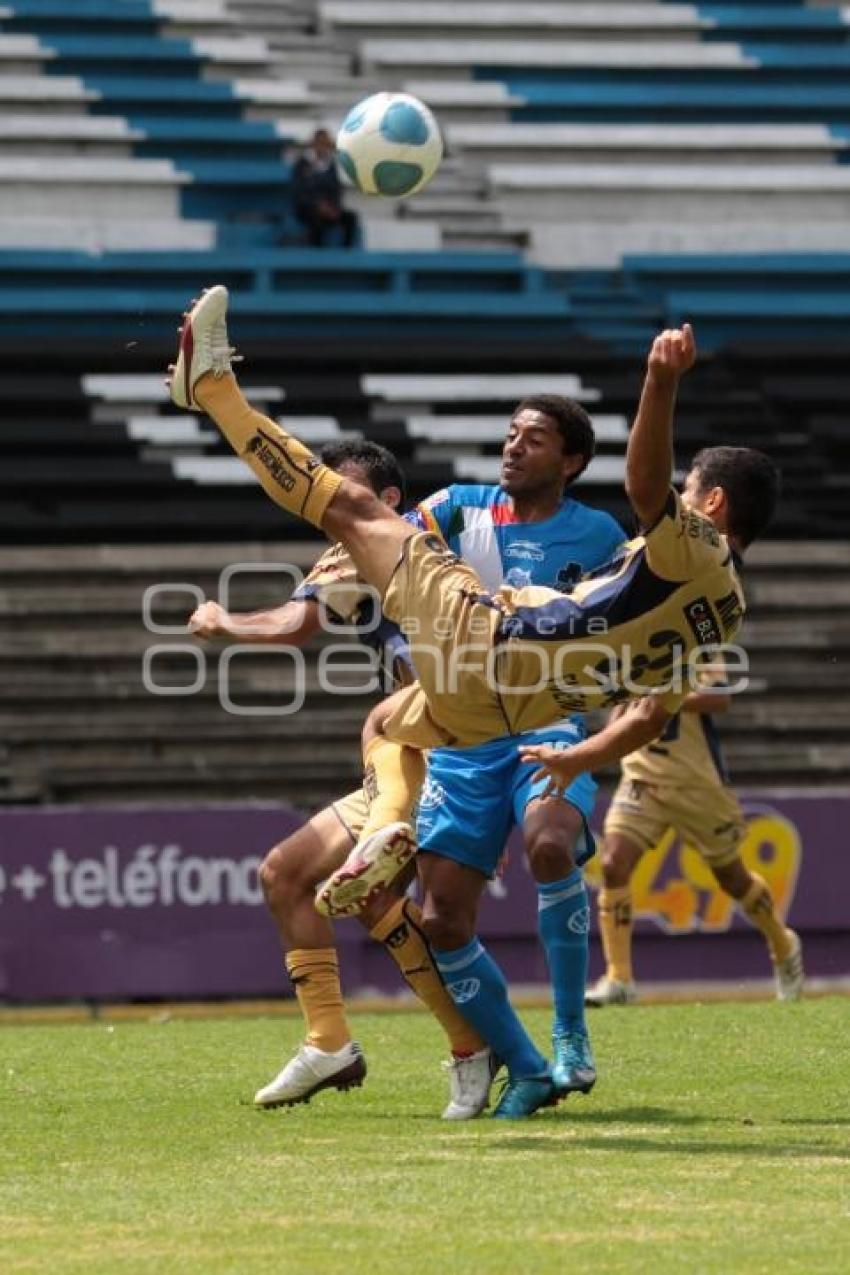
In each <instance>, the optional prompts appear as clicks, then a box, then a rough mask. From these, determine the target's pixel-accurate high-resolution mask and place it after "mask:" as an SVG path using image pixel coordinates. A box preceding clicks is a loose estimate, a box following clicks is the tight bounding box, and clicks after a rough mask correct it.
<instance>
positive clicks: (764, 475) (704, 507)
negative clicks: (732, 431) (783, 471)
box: [682, 447, 780, 549]
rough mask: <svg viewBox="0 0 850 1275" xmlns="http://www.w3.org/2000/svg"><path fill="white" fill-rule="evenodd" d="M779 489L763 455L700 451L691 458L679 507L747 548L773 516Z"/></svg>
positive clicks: (728, 449)
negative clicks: (703, 517) (702, 517)
mask: <svg viewBox="0 0 850 1275" xmlns="http://www.w3.org/2000/svg"><path fill="white" fill-rule="evenodd" d="M779 486H780V479H779V470H778V469H777V468H776V466H775V465H774V463H773V461H772V460H771V459H770V457H769V456H765V454H764V452H759V451H756V450H755V448H753V447H705V448H703V450H702V451H701V452H697V454H696V456H695V457H694V459H693V463H692V465H691V468H690V472H689V473H688V476H687V478H686V479H685V486H684V488H683V490H682V502H683V503H684V504H685V505H686V506H687V507H688V508H689V509H696V510H697V511H698V512H699V513H702V514H705V515H706V517H708V518H710V519H711V521H712V522H713V523H714V525H715V526H716V527H717V529H718V531H722V532H723V533H724V535H727V536H728V537H729V539H730V540H731V541H733V543H734V544H735V545H736V546H737V547H738V548H740V549H746V547H747V545H749V544H752V542H753V541H754V540H755V539H757V537H758V536H760V535H761V533H762V532H763V531H764V529H765V527H766V526H767V525H768V523H769V522H770V520H771V518H772V517H773V514H774V511H775V509H776V502H777V501H778V499H779Z"/></svg>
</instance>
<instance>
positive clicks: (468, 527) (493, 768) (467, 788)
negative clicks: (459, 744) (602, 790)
mask: <svg viewBox="0 0 850 1275" xmlns="http://www.w3.org/2000/svg"><path fill="white" fill-rule="evenodd" d="M415 521H416V525H417V526H421V527H422V528H423V529H426V530H429V531H434V532H439V533H440V535H441V536H442V537H443V539H444V540H445V541H446V542H447V544H448V546H449V548H450V549H451V550H452V551H453V552H454V553H456V554H458V556H459V557H461V558H463V559H464V560H465V561H466V562H468V563H469V565H470V566H471V567H474V569H475V570H476V571H477V572H478V574H479V576H480V577H481V580H482V582H483V584H484V586H485V588H487V589H489V590H491V591H493V592H495V591H496V590H497V589H498V588H499V587H500V586H501V585H502V584H510V585H514V586H515V587H518V588H521V587H523V586H524V585H529V584H536V585H543V586H546V587H548V588H554V589H560V590H563V591H566V590H568V589H570V588H572V586H573V585H574V584H575V583H576V582H577V580H578V579H579V577H580V576H582V575H583V574H584V573H585V572H587V571H593V570H595V569H596V568H597V567H600V566H602V564H603V563H605V562H607V561H608V560H609V559H610V558H611V557H613V555H614V553H615V552H616V551H617V550H618V549H619V547H620V545H621V544H622V543H623V542H624V541H625V539H626V535H625V533H624V531H623V529H622V528H621V527H620V525H619V523H617V522H616V521H615V519H613V518H612V517H611V516H610V514H606V513H603V512H602V511H601V510H599V509H588V508H587V506H586V505H582V504H580V503H579V501H577V500H573V499H572V497H571V496H567V497H565V499H564V501H563V503H562V504H561V507H560V509H559V510H558V511H557V513H555V514H553V516H552V517H551V518H547V519H546V521H545V522H526V523H523V522H519V521H518V520H517V516H516V511H515V509H514V503H513V500H512V499H511V497H510V496H509V495H508V494H507V492H504V491H502V489H501V487H490V486H482V485H469V486H466V485H464V486H461V485H459V484H456V485H454V486H452V487H447V488H446V489H445V490H444V491H438V492H436V493H435V495H433V496H430V497H429V498H428V499H427V500H426V501H424V502H423V503H422V504H421V505H419V506H418V508H417V510H416V511H415ZM585 736H586V728H585V723H584V719H583V718H582V717H573V718H570V719H566V720H564V721H562V722H555V723H553V725H551V726H549V727H547V728H546V730H545V731H532V732H527V733H526V735H525V736H524V738H526V739H527V740H528V742H530V743H535V744H542V743H547V744H553V745H554V746H555V747H560V748H568V747H571V746H573V745H574V744H577V743H579V742H580V741H581V740H582V739H584V738H585ZM536 771H537V766H536V764H535V763H533V762H530V763H524V762H521V761H520V759H519V751H518V748H517V737H516V736H504V737H503V738H501V739H496V740H491V741H490V742H489V743H486V744H478V745H477V746H476V747H474V748H438V749H434V751H433V752H432V753H431V754H430V756H429V759H428V777H427V779H426V782H425V787H424V789H423V796H422V801H421V804H420V807H419V815H418V819H417V836H418V839H419V846H420V849H422V850H424V851H427V852H429V853H431V854H438V855H441V856H443V857H444V858H448V859H452V860H454V861H455V862H457V863H462V864H464V865H465V866H467V867H471V868H474V869H476V871H479V872H481V873H483V875H484V876H487V877H489V876H492V875H493V873H494V872H495V871H496V869H497V865H498V862H499V858H500V856H501V854H502V851H503V848H504V846H505V843H506V841H507V837H508V834H509V832H510V830H511V828H512V827H513V826H521V825H522V822H523V819H524V817H525V811H526V810H527V808H528V806H529V805H530V804H531V803H532V802H534V801H536V800H538V799H539V798H540V797H542V796H543V793H544V790H545V788H546V781H545V780H535V778H534V775H535V773H536ZM564 799H565V800H566V801H567V802H568V803H569V804H570V805H572V806H574V807H575V809H577V810H578V811H579V813H580V814H581V816H582V818H583V820H584V836H583V838H582V839H581V842H580V843H579V844H578V845H577V847H576V850H575V861H576V863H577V864H579V865H580V864H582V863H584V862H585V861H586V860H587V859H588V858H590V856H591V855H592V854H593V852H594V840H593V834H592V833H591V831H590V828H589V825H588V820H589V818H590V815H591V813H592V811H593V805H594V801H595V799H596V784H595V783H594V781H593V778H592V776H591V775H589V774H583V775H579V776H578V778H577V779H576V780H574V782H573V783H572V784H571V785H570V787H569V788H568V789H567V791H566V793H565V794H564Z"/></svg>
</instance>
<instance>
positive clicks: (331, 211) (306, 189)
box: [292, 128, 359, 248]
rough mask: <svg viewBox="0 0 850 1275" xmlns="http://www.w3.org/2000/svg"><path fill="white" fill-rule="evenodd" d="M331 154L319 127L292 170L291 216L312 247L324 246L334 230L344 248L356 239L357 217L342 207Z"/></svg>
mask: <svg viewBox="0 0 850 1275" xmlns="http://www.w3.org/2000/svg"><path fill="white" fill-rule="evenodd" d="M335 153H336V151H335V147H334V142H333V138H332V137H331V135H330V133H328V132H327V130H326V129H324V128H319V129H317V130H316V132H315V133H314V134H313V139H312V141H311V142H310V144H309V146H307V147H305V148H304V150H303V151H302V153H301V155H300V157H299V158H298V159H297V160H296V162H295V167H294V168H293V170H292V194H293V200H294V204H295V215H296V217H297V218H298V220H299V221H300V222H301V224H302V226H304V227H305V228H306V231H307V241H308V243H310V244H312V246H313V247H314V248H322V247H324V246H325V243H326V240H327V236H328V235H329V234H331V233H332V232H333V231H334V230H335V229H336V228H337V227H339V230H340V231H341V235H342V246H343V247H344V248H351V247H352V246H353V245H354V243H355V241H356V239H357V234H358V228H359V227H358V221H357V214H356V213H353V212H352V211H351V210H350V209H348V208H344V207H343V203H342V185H341V183H340V180H339V173H338V172H337V167H336V157H335Z"/></svg>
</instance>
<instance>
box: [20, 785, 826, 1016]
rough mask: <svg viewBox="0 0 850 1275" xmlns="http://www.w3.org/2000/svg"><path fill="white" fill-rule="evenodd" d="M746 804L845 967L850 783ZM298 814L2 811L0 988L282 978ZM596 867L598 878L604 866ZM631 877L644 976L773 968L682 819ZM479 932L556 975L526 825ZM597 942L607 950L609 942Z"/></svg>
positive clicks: (815, 937)
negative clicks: (283, 899) (276, 860)
mask: <svg viewBox="0 0 850 1275" xmlns="http://www.w3.org/2000/svg"><path fill="white" fill-rule="evenodd" d="M744 807H745V811H746V814H747V825H748V831H747V837H746V839H745V841H744V844H743V848H742V854H743V857H744V860H745V862H747V863H748V865H749V866H750V867H752V868H754V869H756V870H758V871H759V872H760V873H761V875H762V876H764V877H765V878H766V879H767V881H768V882H769V884H770V886H771V889H772V890H773V892H774V895H775V897H776V898H777V900H778V902H779V904H780V907H781V908H782V909H787V915H788V918H789V921H790V923H791V924H793V925H794V926H795V927H796V928H797V929H799V930H800V931H801V932H802V934H803V936H804V942H805V950H806V962H807V971H808V973H809V974H814V975H822V976H846V975H847V974H848V973H850V904H848V900H850V861H848V857H847V855H846V854H845V853H844V850H843V846H842V844H841V842H842V836H841V830H842V828H843V827H844V825H845V824H846V823H848V822H850V793H848V794H845V795H834V794H819V793H817V792H810V793H787V794H786V793H777V794H770V793H762V794H751V795H749V796H746V795H745V797H744ZM603 812H604V805H602V806H601V808H600V811H599V812H598V814H597V817H596V819H595V823H596V824H597V826H598V825H599V824H600V823H601V817H602V813H603ZM302 822H303V816H302V815H300V814H299V813H298V812H296V811H295V810H293V809H292V808H290V807H287V806H280V805H245V806H238V807H237V806H210V807H194V808H159V809H150V808H131V807H122V808H114V809H77V808H73V807H61V808H60V807H56V808H48V809H7V810H5V811H3V812H2V813H0V1000H5V1001H7V1002H16V1003H21V1002H39V1001H61V1000H91V1001H114V1000H142V999H169V998H175V999H176V998H203V997H207V998H208V997H240V996H241V997H247V996H268V995H280V994H281V993H282V992H283V991H284V988H285V985H286V980H285V979H284V977H283V971H282V956H281V951H280V945H279V942H278V939H277V936H276V933H275V931H274V927H273V926H272V924H271V922H270V921H269V919H268V917H267V916H266V913H265V909H264V906H263V900H262V893H261V890H260V886H259V882H258V878H257V867H258V864H259V862H260V860H261V858H262V856H263V854H264V853H265V851H266V850H267V849H268V848H269V847H270V846H272V845H274V844H275V843H276V842H278V841H280V840H282V839H283V838H284V837H286V836H287V835H288V834H289V833H291V832H292V831H294V829H296V828H297V827H299V826H300V824H301V823H302ZM588 875H589V880H590V883H591V885H593V884H595V882H596V880H597V877H598V868H594V867H593V866H591V868H590V870H589V874H588ZM633 893H634V908H635V913H636V917H637V925H636V950H635V956H636V967H637V970H636V972H637V975H638V977H639V978H640V979H641V980H643V979H648V980H658V979H662V980H665V981H668V980H669V981H673V980H679V979H710V980H715V979H742V978H757V977H765V976H767V974H768V973H769V970H768V967H767V962H766V957H765V952H764V946H763V943H762V941H761V939H760V936H758V935H756V934H754V933H753V931H751V930H750V929H749V927H748V926H747V925H746V924H745V923H744V922H743V921H742V920H741V918H740V917H739V916H738V915H737V914H736V912H735V910H734V908H733V907H732V905H731V903H730V901H729V900H728V899H727V898H726V896H725V895H723V894H722V892H720V891H719V890H717V888H716V887H715V886H714V884H713V879H712V878H711V875H710V873H708V871H707V869H706V867H705V865H704V863H703V862H702V860H701V859H700V858H699V856H698V855H697V854H696V852H695V851H694V850H693V849H691V848H689V847H688V846H683V845H681V844H679V843H678V842H676V841H675V840H674V839H673V837H672V836H670V837H668V838H664V839H662V841H661V842H660V843H659V845H658V846H657V847H656V848H655V849H654V850H653V851H651V852H650V853H649V854H647V855H645V856H644V858H643V860H642V861H641V864H640V866H639V868H638V870H637V872H636V875H635V878H634V881H633ZM480 933H481V936H482V938H484V939H485V941H486V942H487V943H488V944H489V945H490V947H491V949H492V951H493V953H494V955H495V956H496V957H497V959H499V960H500V961H501V962H502V963H503V965H504V967H505V970H506V972H507V974H508V976H509V978H511V979H512V980H513V981H520V982H523V983H543V982H546V981H547V978H546V970H545V965H544V963H543V956H542V952H541V950H540V946H539V944H538V943H537V939H536V894H535V890H534V886H533V883H532V881H531V879H530V877H529V875H528V871H527V869H526V867H525V863H524V859H523V855H522V847H521V843H519V842H518V841H516V840H515V841H514V843H513V844H512V846H511V851H510V855H509V858H508V863H507V866H506V868H505V871H504V873H503V875H502V876H501V877H500V878H499V879H498V880H496V881H494V882H492V883H491V884H490V886H489V887H488V890H487V892H486V895H485V899H484V903H483V907H482V914H481V925H480ZM338 935H339V944H340V948H341V964H342V969H343V971H344V982H345V986H346V990H347V991H348V992H352V991H356V990H362V989H364V988H378V989H381V990H384V991H387V992H397V991H400V990H401V987H402V984H401V981H400V977H399V975H398V973H397V971H396V969H395V966H394V965H393V964H392V963H391V962H390V961H389V960H388V959H387V957H386V954H385V953H384V952H383V951H382V950H381V948H380V946H379V945H377V944H375V943H373V942H372V941H371V940H369V938H368V936H366V934H365V932H364V931H362V930H361V929H360V928H359V927H358V926H357V925H356V924H355V923H354V922H346V923H344V924H343V925H341V926H340V927H339V929H338ZM594 943H595V944H596V946H597V947H598V943H596V940H595V939H594ZM594 959H595V962H596V967H598V964H599V962H598V951H597V952H596V953H595V957H594Z"/></svg>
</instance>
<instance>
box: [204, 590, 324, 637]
mask: <svg viewBox="0 0 850 1275" xmlns="http://www.w3.org/2000/svg"><path fill="white" fill-rule="evenodd" d="M320 625H321V615H320V613H319V604H318V603H317V602H315V601H313V600H312V599H309V598H308V599H304V600H303V601H293V602H287V603H286V604H285V605H284V606H282V607H274V608H272V609H271V610H269V611H251V612H240V613H234V612H232V611H225V609H224V607H222V606H219V604H218V603H217V602H204V603H202V604H201V606H199V607H198V609H197V611H195V612H194V613H193V615H191V616H190V618H189V624H188V629H189V632H190V633H194V634H195V635H196V636H197V637H202V638H226V639H227V640H229V641H235V642H256V643H257V644H258V645H268V646H304V644H305V643H306V642H309V640H310V638H311V637H312V636H313V634H314V633H316V632H317V631H318V629H319V627H320Z"/></svg>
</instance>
